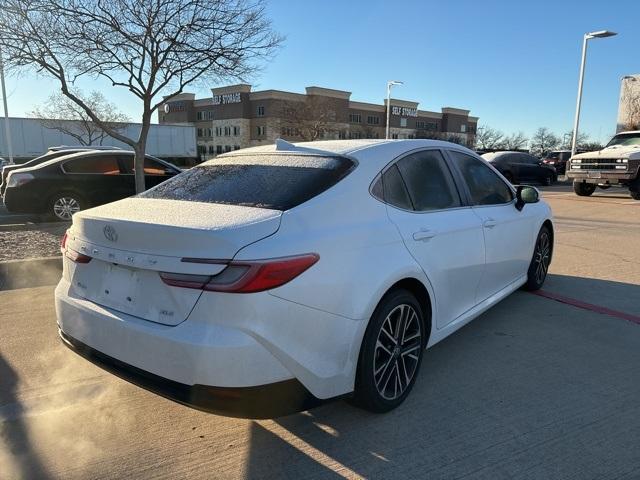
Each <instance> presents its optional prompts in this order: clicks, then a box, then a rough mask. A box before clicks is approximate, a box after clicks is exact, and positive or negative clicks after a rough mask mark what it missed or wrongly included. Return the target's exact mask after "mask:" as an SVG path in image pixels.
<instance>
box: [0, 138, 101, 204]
mask: <svg viewBox="0 0 640 480" xmlns="http://www.w3.org/2000/svg"><path fill="white" fill-rule="evenodd" d="M111 149H112V150H113V149H114V148H113V147H112V148H111ZM90 150H95V148H94V147H82V146H80V147H69V146H64V145H62V146H59V147H50V148H49V150H48V151H47V153H45V154H44V155H40V156H39V157H36V158H32V159H31V160H28V161H26V162H24V163H12V164H9V165H6V166H4V167H2V168H0V172H1V174H0V196H2V195H4V190H5V188H7V177H8V176H9V172H11V171H13V170H18V169H20V168H28V167H35V166H36V165H40V164H42V163H44V162H48V161H49V160H53V159H54V158H59V157H62V156H64V155H70V154H72V153H76V152H87V151H90Z"/></svg>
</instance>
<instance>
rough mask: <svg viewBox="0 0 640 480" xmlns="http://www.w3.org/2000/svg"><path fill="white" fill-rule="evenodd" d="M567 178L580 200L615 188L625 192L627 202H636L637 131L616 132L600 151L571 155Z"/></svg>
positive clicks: (639, 178) (639, 193)
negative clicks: (597, 190) (597, 189)
mask: <svg viewBox="0 0 640 480" xmlns="http://www.w3.org/2000/svg"><path fill="white" fill-rule="evenodd" d="M567 178H570V179H572V180H573V191H574V192H575V193H576V195H579V196H581V197H588V196H589V195H591V194H592V193H593V192H595V190H596V187H599V188H602V189H607V188H609V187H611V186H617V187H625V188H628V189H629V193H630V194H631V198H633V199H634V200H640V131H629V132H619V133H617V134H616V135H615V136H614V137H613V138H612V139H611V141H610V142H609V143H608V144H607V145H606V146H605V147H604V148H603V149H602V150H599V151H596V152H587V153H581V154H579V155H575V156H574V157H573V158H572V159H571V164H570V168H569V169H567Z"/></svg>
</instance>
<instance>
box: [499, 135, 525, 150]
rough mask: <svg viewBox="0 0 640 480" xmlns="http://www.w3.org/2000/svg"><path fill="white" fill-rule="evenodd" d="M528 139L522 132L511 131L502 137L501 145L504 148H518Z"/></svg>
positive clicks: (522, 146)
mask: <svg viewBox="0 0 640 480" xmlns="http://www.w3.org/2000/svg"><path fill="white" fill-rule="evenodd" d="M528 142H529V139H528V138H527V136H526V135H525V134H524V133H523V132H518V133H512V134H511V135H507V136H506V137H505V138H504V142H503V147H504V149H505V150H520V149H522V148H524V147H525V146H526V145H527V143H528Z"/></svg>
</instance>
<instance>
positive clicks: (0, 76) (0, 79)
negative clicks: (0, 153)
mask: <svg viewBox="0 0 640 480" xmlns="http://www.w3.org/2000/svg"><path fill="white" fill-rule="evenodd" d="M0 84H2V103H3V105H4V134H5V137H6V139H7V150H8V151H9V162H11V163H13V146H12V145H11V127H10V126H9V108H8V107H7V88H6V87H5V84H4V63H3V61H2V51H0Z"/></svg>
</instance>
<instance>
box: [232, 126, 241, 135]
mask: <svg viewBox="0 0 640 480" xmlns="http://www.w3.org/2000/svg"><path fill="white" fill-rule="evenodd" d="M238 135H240V127H233V136H234V137H237V136H238Z"/></svg>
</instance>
